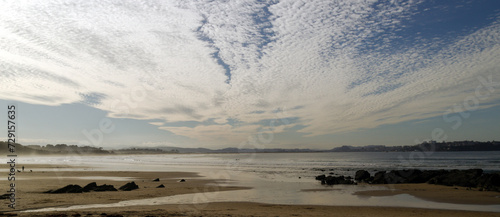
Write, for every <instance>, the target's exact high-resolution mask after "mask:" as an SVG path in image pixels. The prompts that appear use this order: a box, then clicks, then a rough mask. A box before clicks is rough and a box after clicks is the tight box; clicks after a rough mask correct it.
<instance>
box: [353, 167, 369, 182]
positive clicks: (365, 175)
mask: <svg viewBox="0 0 500 217" xmlns="http://www.w3.org/2000/svg"><path fill="white" fill-rule="evenodd" d="M369 178H370V173H369V172H368V171H366V170H358V171H356V175H355V176H354V180H356V181H363V182H364V181H367V180H368V179H369Z"/></svg>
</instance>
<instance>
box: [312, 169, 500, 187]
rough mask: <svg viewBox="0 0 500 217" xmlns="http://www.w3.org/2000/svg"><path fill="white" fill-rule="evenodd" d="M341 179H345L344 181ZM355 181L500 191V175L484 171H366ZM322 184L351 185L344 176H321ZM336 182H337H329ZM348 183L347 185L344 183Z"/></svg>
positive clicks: (358, 173)
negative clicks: (427, 184) (371, 172)
mask: <svg viewBox="0 0 500 217" xmlns="http://www.w3.org/2000/svg"><path fill="white" fill-rule="evenodd" d="M339 179H344V181H342V180H340V181H338V180H339ZM354 179H355V180H356V181H357V182H365V183H370V184H400V183H429V184H437V185H447V186H462V187H471V188H478V189H479V190H485V191H500V174H499V173H483V170H482V169H469V170H423V171H421V170H417V169H409V170H392V171H390V172H386V171H379V172H376V173H375V174H374V175H373V176H371V175H370V173H369V172H368V171H366V170H358V171H357V172H356V175H355V177H354ZM316 180H320V181H321V184H327V185H335V184H350V183H349V182H348V181H350V180H348V179H345V178H344V177H343V176H340V177H332V176H325V175H320V176H317V177H316ZM328 180H335V181H328ZM344 182H347V183H344Z"/></svg>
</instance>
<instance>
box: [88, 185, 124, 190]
mask: <svg viewBox="0 0 500 217" xmlns="http://www.w3.org/2000/svg"><path fill="white" fill-rule="evenodd" d="M93 191H118V190H116V188H115V187H114V186H113V185H106V184H104V185H99V186H97V187H95V188H94V190H93Z"/></svg>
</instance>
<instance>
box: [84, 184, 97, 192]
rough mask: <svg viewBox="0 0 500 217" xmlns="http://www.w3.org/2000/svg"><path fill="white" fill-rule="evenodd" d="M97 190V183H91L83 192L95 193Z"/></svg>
mask: <svg viewBox="0 0 500 217" xmlns="http://www.w3.org/2000/svg"><path fill="white" fill-rule="evenodd" d="M95 188H97V183H95V182H91V183H89V184H87V185H85V187H83V191H84V192H89V191H93V190H94V189H95Z"/></svg>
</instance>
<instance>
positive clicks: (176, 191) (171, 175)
mask: <svg viewBox="0 0 500 217" xmlns="http://www.w3.org/2000/svg"><path fill="white" fill-rule="evenodd" d="M26 166H28V165H26ZM6 168H7V167H6V165H4V166H0V170H2V169H6ZM27 168H28V169H33V170H34V171H33V172H22V173H19V174H18V175H17V177H19V178H20V179H19V180H17V181H16V186H17V187H18V192H16V194H17V201H18V206H17V207H16V210H15V211H10V210H6V209H7V201H6V200H0V203H1V206H2V208H0V214H2V213H3V214H7V213H10V214H17V215H19V216H46V215H63V214H64V215H68V216H71V215H75V214H80V215H87V214H92V215H100V214H102V213H106V214H107V215H124V216H128V215H131V216H133V215H177V214H186V215H188V216H191V215H203V216H221V215H236V216H251V215H254V216H255V215H257V216H290V215H292V214H294V215H295V214H296V215H303V216H311V215H312V216H332V214H335V215H338V216H345V215H368V216H401V215H405V216H408V214H409V213H411V214H412V215H413V214H414V215H413V216H436V215H439V216H456V217H460V216H478V215H480V216H498V215H499V214H500V213H499V212H477V211H463V210H447V209H428V208H412V207H390V206H387V207H386V206H344V205H337V206H336V205H332V206H329V205H328V206H325V205H300V204H298V205H279V204H264V203H255V202H237V201H234V202H209V201H207V200H205V201H203V200H200V198H197V199H195V198H193V203H190V204H163V205H137V206H135V205H130V206H124V207H106V208H93V209H78V210H69V211H48V212H29V213H25V212H22V211H23V210H24V211H27V210H34V209H41V208H48V207H59V208H61V207H70V206H73V205H90V204H113V203H117V202H120V201H130V200H136V199H148V198H159V197H166V196H173V195H182V194H192V193H200V192H201V193H204V192H217V191H234V190H243V189H249V188H247V187H241V186H226V185H224V182H222V180H210V179H205V178H204V177H202V176H200V175H199V174H198V173H192V172H150V171H148V172H140V171H135V172H134V171H88V170H84V171H80V170H78V171H68V170H67V169H81V168H88V167H78V166H69V165H50V164H49V165H42V164H38V165H35V164H30V165H29V167H27ZM35 168H36V169H35ZM40 168H43V169H48V170H43V171H42V170H38V169H40ZM28 171H29V170H28ZM99 177H100V178H102V179H100V178H99ZM156 178H159V179H160V181H159V182H154V181H153V180H154V179H156ZM180 179H185V180H186V182H179V180H180ZM130 181H135V182H136V183H137V184H138V185H139V189H137V190H133V191H127V192H125V191H114V192H85V193H65V194H46V193H42V192H44V191H48V190H55V189H59V188H62V187H64V186H66V185H69V184H78V185H80V186H85V185H86V184H88V183H90V182H96V183H97V185H103V184H108V185H114V186H115V187H116V188H118V187H120V186H122V185H124V184H126V183H128V182H130ZM160 184H163V185H164V186H165V188H161V189H160V188H156V187H157V186H158V185H160ZM221 184H222V185H221ZM7 185H8V182H7V180H0V186H7ZM378 186H383V187H386V188H387V190H368V191H357V192H355V193H354V194H355V195H358V196H360V197H386V196H393V195H398V194H410V195H413V196H415V197H417V198H421V199H424V200H430V201H436V202H447V203H456V204H476V205H478V204H482V205H484V204H500V197H495V196H497V195H498V196H500V193H498V192H497V193H498V194H496V193H494V192H480V191H469V190H466V189H465V188H459V189H455V188H454V187H448V186H439V185H430V184H393V185H387V184H385V185H378ZM302 190H303V191H330V190H332V191H333V190H335V189H326V188H323V187H320V186H318V188H317V189H316V188H315V189H302ZM443 192H446V193H443ZM443 198H444V199H443ZM457 198H458V199H457ZM478 199H480V200H478ZM460 200H462V201H460ZM474 201H476V202H474ZM207 202H208V203H207ZM4 208H5V209H4ZM412 215H410V216H412Z"/></svg>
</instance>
